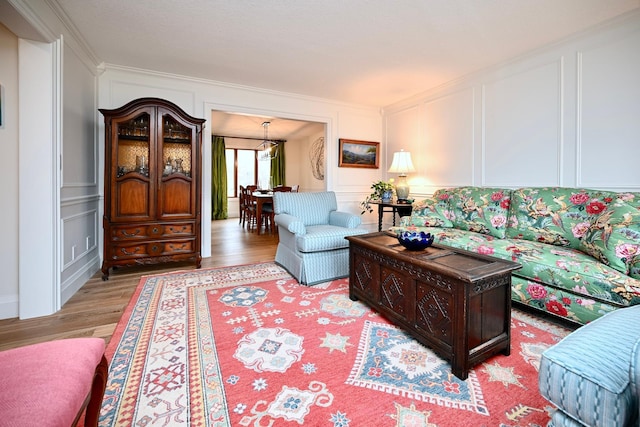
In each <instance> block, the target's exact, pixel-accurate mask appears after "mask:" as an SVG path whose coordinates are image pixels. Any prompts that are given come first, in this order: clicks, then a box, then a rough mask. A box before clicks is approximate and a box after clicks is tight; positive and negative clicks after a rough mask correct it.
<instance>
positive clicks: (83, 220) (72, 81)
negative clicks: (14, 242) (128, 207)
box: [58, 45, 102, 304]
mask: <svg viewBox="0 0 640 427" xmlns="http://www.w3.org/2000/svg"><path fill="white" fill-rule="evenodd" d="M63 65H64V71H63V93H64V96H63V112H62V115H63V134H62V145H61V156H62V169H61V170H62V173H61V188H60V223H59V225H58V226H59V227H60V251H61V254H60V261H59V262H60V270H61V283H60V288H61V303H62V304H64V303H65V302H66V301H67V300H68V299H69V298H70V297H71V296H72V295H73V294H74V293H75V292H76V291H77V290H78V289H80V288H81V287H82V286H83V285H84V284H85V282H86V281H87V280H88V279H89V278H90V277H91V276H93V274H94V273H95V272H96V271H97V270H98V269H99V268H100V261H101V259H100V253H101V250H100V247H99V246H98V243H99V242H100V240H101V235H102V218H101V216H100V211H101V207H102V199H101V198H100V194H101V193H102V187H101V186H100V187H99V186H98V183H99V177H98V174H99V168H98V165H99V164H100V162H101V159H102V157H101V156H100V153H98V150H97V137H96V132H97V126H96V120H97V116H98V113H97V110H96V105H97V102H96V82H97V79H96V76H95V74H94V73H95V69H93V70H92V69H90V68H89V67H87V66H86V65H85V63H84V62H83V61H82V60H81V59H80V56H79V55H78V54H77V53H76V51H75V50H74V49H73V48H72V47H71V46H68V45H66V46H65V51H64V63H63Z"/></svg>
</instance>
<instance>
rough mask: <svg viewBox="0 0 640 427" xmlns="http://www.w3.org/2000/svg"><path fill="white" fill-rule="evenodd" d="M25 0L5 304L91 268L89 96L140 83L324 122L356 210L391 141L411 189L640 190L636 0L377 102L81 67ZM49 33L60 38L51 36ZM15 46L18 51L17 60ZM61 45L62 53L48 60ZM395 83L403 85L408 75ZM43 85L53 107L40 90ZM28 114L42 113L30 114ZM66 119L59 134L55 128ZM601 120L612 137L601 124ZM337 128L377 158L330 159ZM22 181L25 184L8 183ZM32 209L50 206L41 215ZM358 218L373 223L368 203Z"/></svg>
mask: <svg viewBox="0 0 640 427" xmlns="http://www.w3.org/2000/svg"><path fill="white" fill-rule="evenodd" d="M12 4H13V3H12ZM29 6H30V7H27V5H26V4H25V3H22V2H15V4H13V6H12V7H10V8H9V9H10V10H13V12H14V13H11V14H9V13H7V14H5V13H3V17H5V16H6V17H7V19H8V18H13V19H15V20H17V21H18V23H19V24H22V25H17V26H15V27H14V28H16V29H15V30H14V31H17V32H22V34H24V35H23V37H24V38H20V37H16V36H15V34H14V33H12V32H11V31H10V30H7V31H5V32H4V33H3V35H4V37H5V39H7V40H8V42H7V46H9V47H8V48H7V49H8V50H7V53H6V54H5V53H3V57H4V55H8V59H9V61H6V62H5V61H3V64H7V66H8V68H9V70H10V73H9V74H7V77H6V78H5V77H3V87H4V90H5V99H4V105H5V110H6V112H5V116H4V117H5V120H4V125H5V127H4V129H3V132H2V138H3V141H4V140H7V141H8V143H7V147H11V150H10V152H11V153H12V154H11V155H9V156H8V158H10V159H11V158H13V159H14V160H15V161H7V162H6V163H7V167H6V168H5V169H4V172H3V173H5V174H6V175H7V179H8V182H15V183H16V184H15V186H14V187H9V188H7V191H9V190H11V191H10V192H9V194H7V197H6V198H7V200H11V199H15V200H16V201H17V202H16V203H15V206H16V209H15V210H13V211H11V212H7V213H6V214H7V215H9V217H10V218H8V222H7V223H8V224H12V226H11V227H8V230H11V232H12V233H15V234H14V235H13V236H8V240H7V241H8V242H13V243H10V244H9V243H8V244H7V247H8V248H12V249H10V250H8V255H7V257H6V258H5V260H4V262H6V265H5V266H4V267H5V268H4V269H3V270H4V271H5V274H6V278H7V279H6V281H5V282H4V285H3V286H2V289H1V290H0V317H2V318H11V317H15V316H20V317H24V318H26V317H34V316H40V315H46V314H49V313H52V312H55V311H56V310H58V309H59V308H60V307H61V305H62V304H63V303H64V302H65V301H66V300H68V299H69V298H70V297H71V296H72V295H73V294H74V293H75V292H76V291H77V290H78V289H80V287H81V286H82V285H83V284H84V283H85V282H86V281H87V280H88V279H89V278H90V277H91V276H92V275H93V274H94V272H95V271H97V270H98V269H99V264H100V252H101V235H100V231H101V221H100V217H101V215H100V212H101V209H102V206H101V205H102V203H101V200H100V194H101V192H102V188H101V187H102V166H101V156H102V150H103V149H102V147H103V132H102V127H101V124H100V121H101V117H100V116H99V115H98V114H97V112H96V111H97V108H98V107H116V106H120V105H122V104H124V103H125V102H128V101H129V100H131V99H133V98H137V97H141V96H149V95H152V96H159V97H164V98H171V99H172V101H174V102H176V103H178V104H179V105H182V106H184V107H185V108H187V109H188V111H189V113H191V114H193V115H194V116H198V117H209V116H210V111H213V110H219V111H230V112H235V113H241V114H254V115H269V116H273V117H284V118H288V119H298V120H309V121H314V122H319V123H324V124H325V125H326V138H325V140H326V141H327V144H326V151H325V156H326V159H327V161H326V167H327V171H326V178H325V188H326V189H329V190H334V191H336V192H337V195H338V199H339V203H340V205H341V206H343V207H344V209H346V210H348V211H351V212H359V209H360V208H359V203H360V201H362V200H363V199H364V197H365V195H366V194H368V192H369V186H370V185H371V183H372V182H375V181H377V180H379V179H387V178H393V176H391V174H388V173H386V170H387V169H388V165H389V164H390V159H391V157H392V154H393V152H395V151H399V150H401V149H404V150H405V151H410V152H412V155H413V160H414V164H415V165H416V169H417V172H416V173H415V174H412V175H411V176H410V177H409V181H410V185H411V192H412V194H413V195H414V196H415V197H416V198H419V197H421V196H426V195H428V194H431V193H432V192H433V191H434V190H435V189H437V188H439V187H445V186H452V185H464V184H473V185H485V186H489V185H504V186H507V187H518V186H520V185H563V186H569V187H572V186H585V187H597V188H605V189H615V190H620V191H622V190H630V191H631V190H637V189H638V176H637V173H636V172H635V168H634V167H633V159H634V158H636V157H637V156H636V154H637V150H638V146H637V144H635V139H634V138H635V137H634V135H635V134H637V126H638V125H637V121H636V120H635V119H634V117H636V114H635V113H636V112H637V111H638V101H637V99H638V97H637V96H636V95H637V91H638V84H637V77H636V76H637V75H638V73H637V70H638V59H637V52H636V49H635V46H636V45H637V41H638V11H637V6H638V5H637V2H619V3H618V4H616V5H615V6H617V8H618V9H615V8H613V6H614V5H611V4H608V5H607V10H608V11H609V12H608V13H613V14H614V15H615V16H613V17H612V18H611V19H609V20H607V21H606V22H601V21H600V20H599V21H598V23H597V25H591V26H589V27H588V28H585V29H583V30H582V31H579V32H578V33H575V34H571V35H569V36H565V37H563V38H562V40H555V42H553V43H546V44H545V45H543V46H535V48H532V49H529V50H528V51H527V52H525V53H522V54H520V55H517V56H516V57H511V58H510V59H509V60H507V61H502V62H500V63H498V64H493V65H491V66H487V67H485V68H484V69H482V70H480V71H478V70H476V71H474V72H471V73H468V74H466V75H464V76H460V77H458V78H456V79H452V80H450V81H446V82H444V83H442V84H438V85H437V86H436V87H433V88H431V89H428V90H425V91H422V92H420V93H413V94H407V96H404V99H400V100H397V101H393V102H390V103H387V104H383V105H378V106H371V105H363V104H354V103H352V102H350V103H345V102H336V101H332V100H328V99H324V98H317V97H308V96H307V97H305V96H299V95H296V94H292V93H288V92H280V91H274V90H264V89H257V88H255V87H250V86H242V85H233V84H225V83H221V82H218V81H211V80H204V79H200V78H193V77H187V76H181V75H175V74H167V73H158V72H154V71H151V70H145V69H141V68H132V67H130V66H128V65H127V64H119V65H116V64H109V63H103V64H100V66H98V67H95V66H90V64H91V61H92V56H91V55H90V54H87V53H85V51H86V50H85V48H84V47H83V44H82V41H81V40H80V41H79V40H78V39H77V38H76V37H74V35H73V34H71V33H68V31H67V30H66V27H65V26H64V25H62V24H61V22H60V21H58V20H57V19H55V18H53V17H52V16H51V10H50V8H49V6H46V5H41V4H34V5H29ZM597 6H598V5H594V7H596V8H597ZM3 7H7V4H6V3H3ZM582 7H583V5H582V4H580V5H579V8H582ZM31 8H33V9H35V11H36V13H37V14H38V15H40V16H43V17H48V18H46V19H45V18H43V20H42V21H41V22H40V25H41V27H40V28H38V26H37V24H34V23H33V22H31V21H29V20H26V19H25V18H22V19H20V13H18V12H16V10H18V11H19V12H21V13H22V14H26V15H28V10H30V9H31ZM3 11H4V10H3ZM16 15H17V16H18V18H16V17H15V16H16ZM3 19H4V18H3ZM599 19H602V18H599ZM20 21H22V22H20ZM45 22H46V24H44V23H45ZM34 25H35V28H36V30H34ZM25 27H26V28H30V31H31V32H29V31H26V30H24V28H25ZM34 34H35V35H34ZM38 34H39V36H38ZM55 34H66V37H65V38H64V40H61V39H60V38H59V37H56V36H55ZM33 40H40V41H37V42H35V41H33ZM56 40H57V41H56ZM43 46H44V47H45V49H43ZM18 52H20V55H21V58H23V62H21V64H20V68H19V74H15V70H16V68H13V67H16V66H17V57H18ZM62 52H64V55H63V56H64V62H62V63H61V62H57V61H60V57H61V56H62V55H61V54H62ZM25 58H29V59H30V60H29V61H26V60H25ZM56 58H58V59H56ZM93 61H94V62H95V58H93ZM11 64H14V65H11ZM54 64H57V65H56V67H61V68H58V69H59V70H64V73H62V72H58V73H57V74H55V76H57V77H56V79H58V80H56V79H53V81H52V79H51V78H50V77H51V73H50V72H49V71H48V70H50V69H51V67H53V66H54ZM54 68H55V67H54ZM18 75H19V76H20V79H19V80H20V81H21V82H25V81H31V80H33V81H35V82H38V84H37V85H30V86H28V87H27V88H28V89H29V90H22V92H21V93H20V101H19V102H18V97H17V92H15V90H14V89H15V87H17V84H7V83H4V82H9V83H10V82H12V81H14V82H17V81H18ZM61 79H63V80H61ZM54 82H57V83H56V84H57V85H58V86H56V84H54ZM22 87H23V86H21V88H22ZM55 87H64V97H60V96H57V97H56V93H58V92H56V91H55V90H54V88H55ZM395 87H396V91H397V92H400V93H405V92H404V91H405V90H406V89H405V88H404V87H402V86H400V87H399V86H398V84H395ZM390 93H391V94H393V91H391V92H390ZM386 95H387V96H390V95H389V94H386ZM410 95H412V96H410ZM43 96H47V97H48V98H50V99H51V103H50V104H51V105H59V108H57V109H54V108H53V107H50V106H49V103H43V102H42V99H43ZM396 96H397V95H396ZM54 99H57V101H56V102H58V103H60V102H62V104H56V102H54ZM390 99H397V98H390ZM63 110H64V111H67V114H64V115H63V116H62V117H63V124H64V126H60V125H59V124H58V123H57V122H55V120H52V117H56V115H55V114H53V113H54V112H56V113H57V114H60V113H61V111H63ZM11 111H18V112H19V111H29V119H28V120H26V121H25V123H24V124H23V125H22V126H21V127H20V129H21V131H20V134H19V135H20V136H19V137H18V132H17V129H18V121H19V120H20V119H24V117H23V116H25V115H19V116H16V115H12V114H11ZM71 112H73V113H71ZM604 112H606V114H605V113H604ZM33 120H37V121H38V122H40V123H48V124H49V125H48V126H42V127H33V126H29V123H31V122H32V121H33ZM62 128H63V129H64V134H56V133H55V132H52V129H62ZM612 133H613V134H614V135H615V138H610V135H611V134H612ZM345 137H346V138H352V139H358V140H365V141H380V142H381V166H380V168H379V169H352V168H342V167H338V162H337V158H338V144H337V141H338V139H339V138H345ZM18 141H20V143H19V144H18ZM44 141H47V142H46V145H47V146H53V147H54V150H53V152H50V150H42V149H41V148H42V144H43V143H44ZM56 141H57V142H56ZM85 141H94V143H93V144H86V143H85ZM514 141H517V143H514ZM605 146H606V149H607V152H609V153H615V152H622V153H624V155H622V156H616V160H615V161H610V162H602V150H603V147H605ZM56 147H58V148H56ZM203 149H204V162H205V164H204V170H205V175H204V176H203V182H205V183H206V182H208V181H209V179H208V178H209V177H208V175H207V172H206V171H207V167H208V163H207V162H208V159H209V158H210V155H209V153H208V150H209V149H210V147H208V144H204V147H203ZM61 152H64V153H65V156H64V157H63V165H62V166H63V167H62V169H63V171H64V174H63V175H62V176H61V177H57V176H56V174H55V173H54V171H55V170H56V169H55V167H54V165H55V164H56V162H55V161H54V159H58V158H60V155H61ZM8 153H9V152H8ZM33 153H38V155H37V156H35V155H33ZM19 154H20V155H19ZM522 159H526V161H523V160H522ZM515 160H517V161H515ZM18 166H19V168H18ZM18 171H19V172H18ZM52 176H53V177H55V179H52ZM15 177H18V180H16V179H15ZM18 182H20V188H29V191H28V192H24V191H20V192H19V193H18V190H17V188H18V187H17V185H18V184H17V183H18ZM45 182H46V183H49V182H53V185H54V190H55V191H53V192H52V191H51V187H50V186H48V185H38V184H37V183H45ZM209 198H210V189H208V188H206V187H205V188H204V192H203V199H204V200H208V199H209ZM43 200H48V201H50V202H47V203H43ZM17 207H19V208H20V209H19V212H20V213H19V214H18V209H17ZM43 215H45V216H46V217H51V218H56V220H54V221H53V222H48V221H42V220H41V218H42V216H43ZM202 216H203V217H204V218H206V217H210V207H209V206H208V204H207V203H203V212H202ZM363 220H364V223H365V224H368V225H370V226H371V227H372V228H373V226H374V224H375V218H374V217H373V216H370V217H369V216H365V217H363ZM207 228H208V226H207V224H206V222H205V224H204V227H203V231H202V241H203V256H205V257H207V256H210V255H211V253H208V251H210V247H211V245H210V237H209V236H210V233H209V232H208V230H207ZM51 248H60V249H59V250H53V256H52V249H51ZM32 259H38V262H39V267H40V268H38V269H33V268H31V263H30V262H28V261H27V260H32ZM52 289H53V291H52ZM35 295H39V297H38V298H34V297H33V296H35Z"/></svg>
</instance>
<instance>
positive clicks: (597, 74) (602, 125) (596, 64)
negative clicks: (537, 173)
mask: <svg viewBox="0 0 640 427" xmlns="http://www.w3.org/2000/svg"><path fill="white" fill-rule="evenodd" d="M578 72H579V79H578V82H579V89H578V90H579V95H578V96H579V101H580V104H579V105H578V110H579V115H578V117H579V122H578V132H577V134H578V176H577V182H578V185H579V186H584V187H603V186H604V187H607V188H611V189H620V190H628V189H634V190H635V191H638V188H639V185H640V172H639V171H638V159H640V29H638V30H637V31H635V32H632V33H630V34H627V35H625V37H623V38H620V39H615V40H610V41H608V42H606V43H602V44H599V45H596V46H594V47H593V48H591V49H586V50H583V51H582V52H579V53H578ZM634 187H635V188H634Z"/></svg>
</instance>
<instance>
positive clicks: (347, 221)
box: [329, 211, 362, 228]
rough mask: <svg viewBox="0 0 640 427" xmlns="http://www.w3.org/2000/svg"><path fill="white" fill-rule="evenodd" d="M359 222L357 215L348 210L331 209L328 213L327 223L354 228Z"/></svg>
mask: <svg viewBox="0 0 640 427" xmlns="http://www.w3.org/2000/svg"><path fill="white" fill-rule="evenodd" d="M361 222H362V220H361V219H360V217H359V216H356V215H353V214H350V213H348V212H338V211H333V212H331V213H330V214H329V224H331V225H335V226H336V227H344V228H356V227H357V226H359V225H360V223H361Z"/></svg>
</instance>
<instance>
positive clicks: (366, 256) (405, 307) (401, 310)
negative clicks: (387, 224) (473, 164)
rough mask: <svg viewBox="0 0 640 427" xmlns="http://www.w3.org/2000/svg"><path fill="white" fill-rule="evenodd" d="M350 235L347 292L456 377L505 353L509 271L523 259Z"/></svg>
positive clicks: (377, 235)
mask: <svg viewBox="0 0 640 427" xmlns="http://www.w3.org/2000/svg"><path fill="white" fill-rule="evenodd" d="M347 239H348V240H349V298H351V299H352V300H354V301H355V300H361V301H363V302H365V303H367V304H368V305H369V306H371V307H372V308H373V309H375V310H376V311H378V312H379V313H380V314H382V315H384V316H385V317H386V318H387V319H388V320H389V321H390V322H392V323H393V324H394V325H396V326H399V327H401V328H403V329H404V330H405V331H407V332H408V333H410V334H411V336H413V337H414V338H415V339H416V340H418V341H419V342H420V343H422V344H424V345H426V346H428V347H430V348H431V349H433V350H434V351H435V352H436V353H438V354H439V355H440V356H441V357H443V358H444V359H446V360H448V361H449V362H450V363H451V370H452V372H453V374H454V375H456V376H457V377H458V378H460V379H463V380H464V379H466V378H467V376H468V375H469V369H471V368H472V367H473V366H474V365H476V364H478V363H480V362H482V361H483V360H486V359H487V358H489V357H491V356H492V355H494V354H496V353H499V352H502V354H504V355H507V356H508V355H509V354H510V351H511V347H510V346H511V271H513V270H517V269H518V268H520V264H518V263H515V262H511V261H504V260H501V259H498V258H494V257H490V256H485V255H480V254H476V253H473V252H468V251H464V250H461V249H455V248H450V247H447V246H442V245H437V244H434V245H433V246H431V247H429V248H427V249H425V250H422V251H409V250H406V249H405V248H404V247H403V246H402V245H400V243H399V242H398V239H397V238H396V237H395V236H391V235H388V234H387V233H385V232H381V233H371V234H363V235H359V236H351V237H347Z"/></svg>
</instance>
